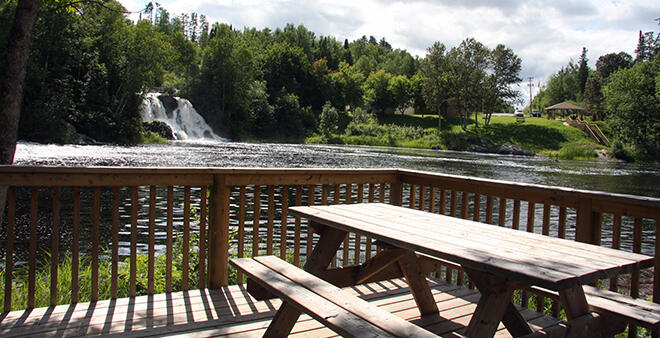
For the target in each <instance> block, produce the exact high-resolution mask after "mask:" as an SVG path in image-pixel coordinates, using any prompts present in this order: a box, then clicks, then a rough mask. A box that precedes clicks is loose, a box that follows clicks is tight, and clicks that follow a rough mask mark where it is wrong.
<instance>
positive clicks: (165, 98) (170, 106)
mask: <svg viewBox="0 0 660 338" xmlns="http://www.w3.org/2000/svg"><path fill="white" fill-rule="evenodd" d="M158 99H159V100H160V102H162V103H163V107H165V113H166V114H167V117H169V118H172V116H173V114H172V112H173V111H175V110H176V109H177V108H179V103H178V102H177V101H176V99H175V98H173V97H171V96H169V95H159V96H158Z"/></svg>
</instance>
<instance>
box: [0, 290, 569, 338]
mask: <svg viewBox="0 0 660 338" xmlns="http://www.w3.org/2000/svg"><path fill="white" fill-rule="evenodd" d="M430 285H431V288H432V292H433V295H434V297H435V301H436V302H437V303H438V308H440V309H441V312H440V315H439V316H432V317H424V318H420V316H419V311H418V309H417V307H416V305H415V302H414V300H413V299H412V296H411V294H410V292H409V289H408V288H407V285H406V283H405V280H403V279H394V280H388V281H382V282H377V283H370V284H366V285H360V286H356V287H352V288H347V290H350V292H352V293H354V294H356V295H358V296H359V297H361V298H363V299H366V300H368V301H369V302H370V303H373V304H376V305H377V306H380V307H383V308H384V309H386V310H387V311H389V312H392V313H395V314H396V315H398V316H400V317H402V318H404V319H406V320H408V321H412V322H414V323H416V324H418V325H421V326H423V327H424V328H426V329H428V330H430V331H432V332H435V333H437V334H438V335H441V336H458V335H460V334H461V333H462V332H463V330H465V327H466V325H467V324H468V323H469V321H470V318H471V315H472V312H473V311H474V309H475V307H476V303H477V302H478V300H479V296H480V295H479V293H478V292H477V291H475V290H470V289H465V288H461V287H458V286H456V285H453V284H448V283H446V282H444V281H438V280H431V281H430ZM279 305H280V301H279V300H278V299H274V300H270V301H256V300H254V299H253V298H252V297H250V296H249V294H248V293H247V291H246V290H245V287H244V286H239V285H234V286H229V287H225V288H222V289H218V290H210V289H203V290H192V291H188V292H176V293H171V294H158V295H154V296H140V297H136V298H121V299H116V300H114V301H111V300H105V301H99V302H96V303H81V304H77V305H60V306H57V307H49V308H37V309H33V310H31V311H14V312H10V313H5V314H3V315H1V316H0V335H1V336H12V337H17V336H67V337H70V336H86V335H121V336H122V337H134V336H139V337H143V336H165V335H174V336H176V335H192V336H195V337H201V336H224V335H231V336H261V335H262V334H263V333H264V331H265V330H266V327H268V324H269V323H270V320H271V318H272V317H273V315H274V314H275V311H276V310H277V308H278V307H279ZM522 314H523V316H524V317H525V319H526V320H527V321H528V322H530V323H531V324H532V326H533V327H534V329H535V330H536V329H539V328H541V327H548V326H550V325H553V324H555V323H557V322H558V320H557V319H555V318H552V317H547V316H543V315H542V314H540V313H537V312H534V311H532V310H529V309H525V310H523V311H522ZM292 335H293V336H313V337H325V336H336V334H335V333H334V332H332V331H331V330H329V329H327V328H325V327H323V326H322V325H321V324H319V323H318V322H316V321H315V320H313V319H311V318H310V317H308V316H305V315H303V316H301V317H300V319H299V321H298V323H297V324H296V326H295V327H294V329H293V331H292ZM497 335H498V336H505V337H506V336H509V335H508V332H507V331H506V330H505V329H504V327H503V326H502V325H500V328H499V331H498V333H497Z"/></svg>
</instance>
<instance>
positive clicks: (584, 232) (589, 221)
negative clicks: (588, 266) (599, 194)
mask: <svg viewBox="0 0 660 338" xmlns="http://www.w3.org/2000/svg"><path fill="white" fill-rule="evenodd" d="M576 223H577V224H576V225H575V240H576V241H578V242H583V243H589V244H597V243H599V242H600V226H601V224H600V223H601V216H600V214H598V213H594V212H593V208H592V206H591V199H585V200H583V201H582V202H580V207H579V209H578V210H577V220H576Z"/></svg>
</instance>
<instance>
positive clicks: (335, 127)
mask: <svg viewBox="0 0 660 338" xmlns="http://www.w3.org/2000/svg"><path fill="white" fill-rule="evenodd" d="M348 122H349V116H348V113H347V112H345V111H340V110H338V109H337V108H335V107H333V106H332V105H331V104H330V102H326V103H325V105H323V110H322V111H321V119H320V121H319V132H320V133H321V135H323V136H325V137H328V136H330V135H332V134H339V133H343V132H344V130H345V129H346V126H347V125H348Z"/></svg>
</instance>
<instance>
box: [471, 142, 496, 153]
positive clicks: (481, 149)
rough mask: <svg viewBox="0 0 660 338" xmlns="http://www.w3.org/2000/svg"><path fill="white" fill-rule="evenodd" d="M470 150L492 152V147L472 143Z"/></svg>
mask: <svg viewBox="0 0 660 338" xmlns="http://www.w3.org/2000/svg"><path fill="white" fill-rule="evenodd" d="M468 151H471V152H473V153H490V152H491V151H490V149H489V148H486V147H484V146H482V145H479V144H470V146H469V147H468Z"/></svg>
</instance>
